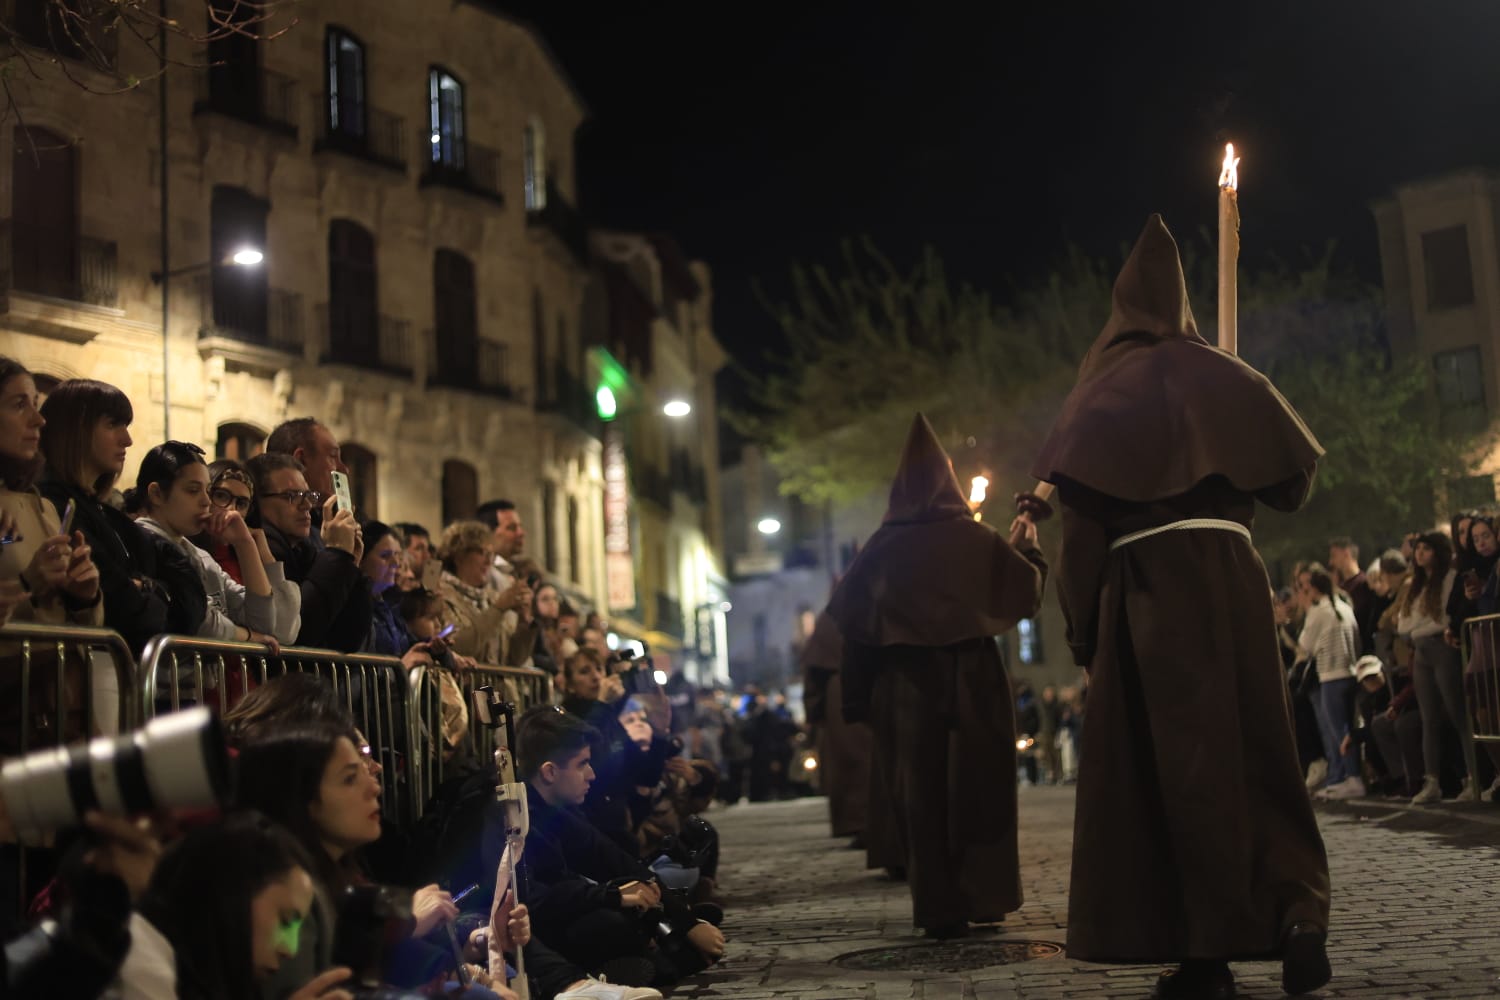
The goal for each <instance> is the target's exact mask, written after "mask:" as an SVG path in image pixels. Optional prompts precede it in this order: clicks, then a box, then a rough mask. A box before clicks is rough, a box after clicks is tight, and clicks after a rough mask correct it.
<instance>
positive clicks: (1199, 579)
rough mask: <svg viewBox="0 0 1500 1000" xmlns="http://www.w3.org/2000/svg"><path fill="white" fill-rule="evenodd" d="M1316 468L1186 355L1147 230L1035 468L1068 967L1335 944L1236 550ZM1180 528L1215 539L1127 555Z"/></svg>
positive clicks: (1176, 298) (1271, 633)
mask: <svg viewBox="0 0 1500 1000" xmlns="http://www.w3.org/2000/svg"><path fill="white" fill-rule="evenodd" d="M1321 454H1322V449H1321V448H1320V447H1319V446H1318V443H1317V441H1315V440H1314V439H1313V436H1312V434H1311V433H1310V432H1309V431H1308V429H1307V427H1306V426H1305V425H1304V424H1303V423H1302V421H1301V420H1300V419H1299V418H1298V416H1297V414H1296V413H1295V412H1294V411H1293V410H1292V408H1291V406H1290V405H1289V404H1288V403H1287V402H1286V400H1284V399H1283V398H1282V397H1281V395H1280V394H1279V393H1278V392H1277V391H1276V390H1275V388H1273V387H1272V386H1271V384H1270V383H1269V382H1268V381H1267V380H1266V379H1265V378H1264V377H1263V376H1261V375H1260V374H1259V373H1258V372H1256V371H1255V370H1253V369H1251V368H1250V367H1249V366H1248V365H1246V364H1244V363H1243V362H1241V361H1240V360H1239V359H1238V358H1236V357H1235V356H1234V355H1233V354H1230V353H1227V352H1225V351H1221V350H1219V349H1218V348H1215V347H1211V346H1209V345H1208V344H1207V343H1205V342H1204V341H1203V340H1202V338H1200V337H1199V336H1198V331H1197V327H1196V325H1195V324H1194V322H1193V316H1192V312H1191V310H1190V308H1189V305H1188V300H1187V290H1186V284H1185V282H1184V280H1183V276H1182V266H1181V263H1180V261H1179V260H1178V256H1177V246H1176V244H1175V243H1174V242H1173V240H1172V237H1171V234H1170V233H1168V232H1167V229H1166V227H1165V226H1164V225H1163V224H1162V221H1161V218H1160V217H1159V216H1152V217H1151V220H1150V221H1149V222H1148V223H1147V225H1146V229H1145V232H1143V233H1142V234H1141V238H1140V241H1139V242H1138V243H1137V244H1136V247H1135V250H1134V251H1133V252H1132V254H1131V256H1130V259H1129V260H1128V261H1127V262H1126V264H1125V267H1124V269H1123V270H1122V271H1121V272H1120V276H1119V279H1118V281H1117V282H1116V284H1115V290H1114V305H1113V314H1112V315H1111V317H1110V320H1109V324H1108V325H1107V326H1106V327H1105V328H1104V332H1103V333H1102V334H1101V335H1100V336H1099V339H1098V340H1097V341H1096V342H1095V344H1094V346H1093V347H1092V349H1091V350H1090V351H1089V353H1088V355H1087V357H1086V358H1085V359H1084V363H1083V367H1082V370H1081V372H1080V373H1079V379H1078V384H1077V386H1076V387H1075V388H1074V389H1073V392H1072V394H1071V395H1070V396H1069V397H1068V399H1067V401H1066V402H1065V403H1064V404H1063V410H1062V416H1061V417H1060V418H1059V419H1058V421H1057V424H1056V426H1055V427H1054V428H1053V430H1052V434H1051V436H1050V437H1049V438H1048V440H1047V442H1046V444H1045V445H1044V446H1043V448H1042V453H1041V457H1040V458H1039V459H1038V460H1037V463H1036V466H1035V473H1036V475H1037V476H1038V478H1040V479H1043V480H1046V481H1048V482H1051V483H1055V484H1056V485H1057V495H1058V499H1059V501H1060V504H1061V508H1062V527H1063V541H1062V551H1061V554H1060V556H1059V562H1060V568H1059V574H1058V592H1059V596H1060V598H1061V601H1062V605H1063V611H1064V614H1065V615H1066V617H1067V622H1068V642H1069V644H1070V645H1071V646H1072V649H1073V655H1074V658H1075V659H1076V660H1077V662H1078V663H1079V664H1081V665H1083V666H1086V667H1088V668H1090V674H1089V677H1090V680H1089V697H1088V706H1087V717H1086V718H1087V723H1086V730H1087V731H1086V738H1085V739H1084V740H1083V756H1082V760H1081V761H1080V764H1079V774H1078V809H1077V817H1076V820H1075V831H1074V840H1073V872H1072V887H1071V891H1070V894H1069V901H1068V909H1069V913H1068V953H1069V954H1070V955H1071V956H1072V957H1074V958H1079V959H1084V960H1087V961H1099V962H1172V961H1183V960H1188V959H1203V960H1225V961H1227V960H1230V959H1243V958H1256V957H1272V956H1275V955H1278V954H1281V952H1282V946H1283V942H1284V939H1285V935H1286V932H1287V931H1288V930H1289V929H1290V928H1291V926H1292V925H1293V924H1302V925H1304V926H1306V925H1308V924H1311V925H1315V926H1316V927H1317V928H1321V929H1326V928H1327V926H1328V863H1327V858H1326V856H1325V854H1324V850H1323V842H1322V839H1321V837H1320V836H1319V833H1318V828H1317V824H1316V822H1315V821H1314V818H1313V813H1312V808H1311V806H1310V804H1309V802H1308V796H1307V791H1306V789H1305V787H1304V786H1303V783H1302V774H1301V769H1300V768H1299V766H1298V762H1297V751H1296V747H1295V744H1294V741H1293V738H1292V729H1291V723H1290V721H1289V715H1288V710H1287V700H1286V684H1285V682H1284V681H1283V679H1282V673H1281V658H1280V655H1279V653H1278V651H1277V645H1276V630H1275V623H1274V619H1273V615H1272V607H1271V588H1270V585H1269V583H1268V581H1267V578H1266V571H1265V567H1264V566H1263V565H1262V564H1261V561H1260V558H1259V556H1258V555H1257V554H1256V551H1255V549H1254V547H1253V546H1252V544H1251V542H1250V540H1249V537H1248V531H1245V530H1244V529H1248V528H1249V527H1250V525H1251V522H1252V519H1253V515H1254V510H1255V501H1256V500H1259V501H1261V502H1262V503H1265V504H1267V505H1268V506H1270V507H1273V508H1275V509H1277V510H1283V511H1290V510H1295V509H1296V508H1297V507H1299V506H1300V505H1301V504H1302V502H1303V500H1304V499H1305V498H1306V495H1307V491H1308V489H1309V488H1310V486H1311V484H1312V477H1313V473H1314V470H1315V467H1316V464H1317V459H1318V457H1319V456H1320V455H1321ZM1194 518H1205V519H1213V521H1212V522H1211V523H1209V524H1201V523H1200V524H1198V525H1183V524H1179V525H1178V527H1176V528H1174V529H1172V530H1166V531H1161V532H1159V533H1156V534H1151V535H1149V536H1147V537H1139V538H1136V539H1129V538H1127V537H1126V536H1129V535H1132V534H1133V533H1135V532H1140V531H1143V530H1145V529H1150V528H1153V527H1159V526H1163V525H1166V524H1169V523H1172V522H1181V521H1183V520H1185V519H1194ZM1225 522H1232V523H1231V524H1226V523H1225ZM1235 525H1239V526H1243V528H1242V529H1241V530H1234V526H1235ZM1116 541H1120V542H1121V543H1122V544H1120V545H1118V546H1116V547H1112V544H1113V543H1115V542H1116ZM1299 933H1300V931H1299Z"/></svg>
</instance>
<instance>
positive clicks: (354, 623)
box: [262, 524, 375, 653]
mask: <svg viewBox="0 0 1500 1000" xmlns="http://www.w3.org/2000/svg"><path fill="white" fill-rule="evenodd" d="M262 527H264V528H265V532H266V544H267V545H268V546H270V549H271V554H272V555H273V556H275V557H276V558H277V559H279V560H281V562H282V563H283V564H284V565H285V566H286V578H287V579H288V580H291V581H293V582H294V583H296V584H297V585H298V586H299V587H301V588H302V631H301V632H299V633H298V634H297V645H299V646H314V647H317V648H318V649H334V650H337V651H338V652H340V653H353V652H357V651H358V650H360V649H361V648H362V647H363V646H364V644H365V639H366V638H367V637H368V636H369V634H370V629H371V624H372V622H373V620H374V614H375V611H374V607H375V606H374V601H375V598H374V595H373V594H372V593H371V592H370V583H369V581H368V580H366V579H365V576H364V574H363V573H361V572H360V571H359V563H357V562H355V561H354V557H353V556H352V555H350V554H349V553H347V552H345V551H343V550H342V549H329V548H324V549H318V548H316V547H315V546H314V545H313V544H312V543H311V542H309V541H306V540H303V539H291V538H288V537H287V536H286V535H284V534H282V533H281V532H280V531H278V530H277V529H276V528H274V527H272V526H271V525H269V524H263V525H262Z"/></svg>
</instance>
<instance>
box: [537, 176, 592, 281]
mask: <svg viewBox="0 0 1500 1000" xmlns="http://www.w3.org/2000/svg"><path fill="white" fill-rule="evenodd" d="M544 189H545V191H546V197H545V198H543V199H542V201H541V203H540V204H538V205H536V206H532V205H530V204H528V205H527V211H526V224H527V225H529V226H532V227H535V228H538V229H541V230H543V231H546V232H549V233H551V234H552V236H554V237H555V238H556V239H557V240H558V242H559V243H561V244H562V245H563V247H565V248H566V249H567V251H568V252H569V253H570V254H572V255H573V257H574V258H576V259H577V260H579V261H580V262H582V261H586V260H587V259H588V230H587V227H586V226H585V225H584V222H583V217H582V216H581V215H579V214H578V210H577V209H576V208H574V207H573V203H572V202H570V201H569V200H568V199H567V198H566V197H564V196H563V193H562V189H561V188H559V187H558V186H557V184H556V182H555V181H553V179H552V178H551V177H547V178H546V181H545V188H544Z"/></svg>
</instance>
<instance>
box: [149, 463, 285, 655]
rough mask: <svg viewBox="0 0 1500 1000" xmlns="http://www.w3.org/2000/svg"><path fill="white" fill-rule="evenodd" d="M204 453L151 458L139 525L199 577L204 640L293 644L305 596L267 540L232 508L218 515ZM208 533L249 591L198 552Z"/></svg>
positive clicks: (204, 554) (221, 511)
mask: <svg viewBox="0 0 1500 1000" xmlns="http://www.w3.org/2000/svg"><path fill="white" fill-rule="evenodd" d="M209 482H210V480H209V477H208V465H207V464H206V463H205V462H204V461H203V449H202V448H199V447H198V446H197V445H193V444H186V443H184V442H182V441H168V442H166V443H165V444H159V445H157V446H156V447H155V448H152V449H151V450H150V451H148V452H146V457H145V458H143V459H142V460H141V468H140V472H139V474H138V475H137V476H136V481H135V487H134V488H133V489H132V490H130V491H127V493H126V497H127V498H129V497H131V495H132V494H133V495H134V496H135V498H137V499H138V500H139V502H140V504H141V507H142V510H144V511H145V514H144V516H143V517H141V518H140V520H138V521H137V522H136V523H137V524H139V525H140V526H141V527H143V528H145V529H146V530H147V531H149V532H151V533H152V534H154V535H156V536H157V537H159V538H161V539H162V540H164V541H166V542H168V543H170V544H172V545H174V546H176V547H177V548H178V549H179V550H180V551H181V552H182V554H183V555H184V556H186V557H187V558H188V560H189V561H190V562H191V563H192V564H193V565H194V567H195V568H196V569H197V570H198V579H199V580H200V581H201V582H202V584H203V590H204V593H205V594H206V595H207V598H208V604H207V608H206V610H205V612H204V616H203V624H202V625H200V626H199V627H198V635H201V636H206V637H207V638H210V639H229V640H234V641H240V642H262V643H265V644H266V645H268V646H272V647H273V648H274V647H275V646H276V644H277V643H287V644H291V643H293V642H295V641H296V639H297V630H298V628H300V627H301V624H302V622H301V608H302V592H301V590H299V589H298V587H297V585H296V584H295V583H292V582H290V581H288V580H287V578H286V571H285V568H284V567H283V566H282V564H281V563H280V562H279V561H278V560H277V559H276V557H275V556H273V555H271V549H270V547H269V546H267V545H266V536H265V534H264V533H263V532H255V531H252V530H251V528H250V526H249V525H248V524H246V523H245V519H244V517H243V516H242V515H241V514H240V512H239V511H238V510H235V509H234V508H233V507H227V508H226V507H219V508H217V509H216V508H215V506H214V503H213V501H212V499H211V498H210V497H209ZM205 531H207V532H209V533H210V534H212V535H214V536H215V537H219V538H222V539H224V540H225V541H226V542H228V543H229V544H230V545H231V546H233V548H234V550H235V556H236V558H237V560H238V563H239V566H240V571H241V573H242V574H243V575H244V581H245V582H244V583H237V582H235V580H234V579H233V578H231V577H230V576H229V574H228V573H226V572H224V569H223V567H221V566H220V565H219V564H218V563H216V562H214V558H213V556H211V555H209V554H208V553H207V552H205V551H204V550H203V549H201V548H199V547H198V546H197V545H194V544H193V543H192V541H191V540H190V539H191V538H192V537H193V536H195V535H199V534H202V533H203V532H205Z"/></svg>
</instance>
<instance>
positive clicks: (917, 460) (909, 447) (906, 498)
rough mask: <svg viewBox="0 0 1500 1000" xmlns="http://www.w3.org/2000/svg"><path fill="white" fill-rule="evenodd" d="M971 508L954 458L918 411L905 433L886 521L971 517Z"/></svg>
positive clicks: (908, 522) (911, 521) (915, 522)
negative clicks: (954, 467)
mask: <svg viewBox="0 0 1500 1000" xmlns="http://www.w3.org/2000/svg"><path fill="white" fill-rule="evenodd" d="M971 513H972V509H971V508H970V507H969V502H968V500H967V499H965V498H964V491H963V488H962V487H961V486H959V484H958V476H957V475H955V474H954V472H953V461H952V460H951V459H949V457H948V453H947V452H946V451H944V450H943V446H942V444H941V443H939V441H938V439H937V434H935V433H934V432H933V430H932V425H931V424H929V423H928V422H927V417H926V416H924V415H923V414H921V413H918V414H917V415H916V416H915V417H914V418H913V419H912V422H911V430H909V431H907V433H906V447H905V448H903V449H902V451H901V464H900V466H899V467H898V468H897V469H896V478H895V480H894V481H893V482H892V483H891V498H890V503H889V504H887V506H886V510H885V518H884V523H885V524H919V523H922V522H925V521H939V520H943V519H944V518H949V517H969V516H970V514H971Z"/></svg>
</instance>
